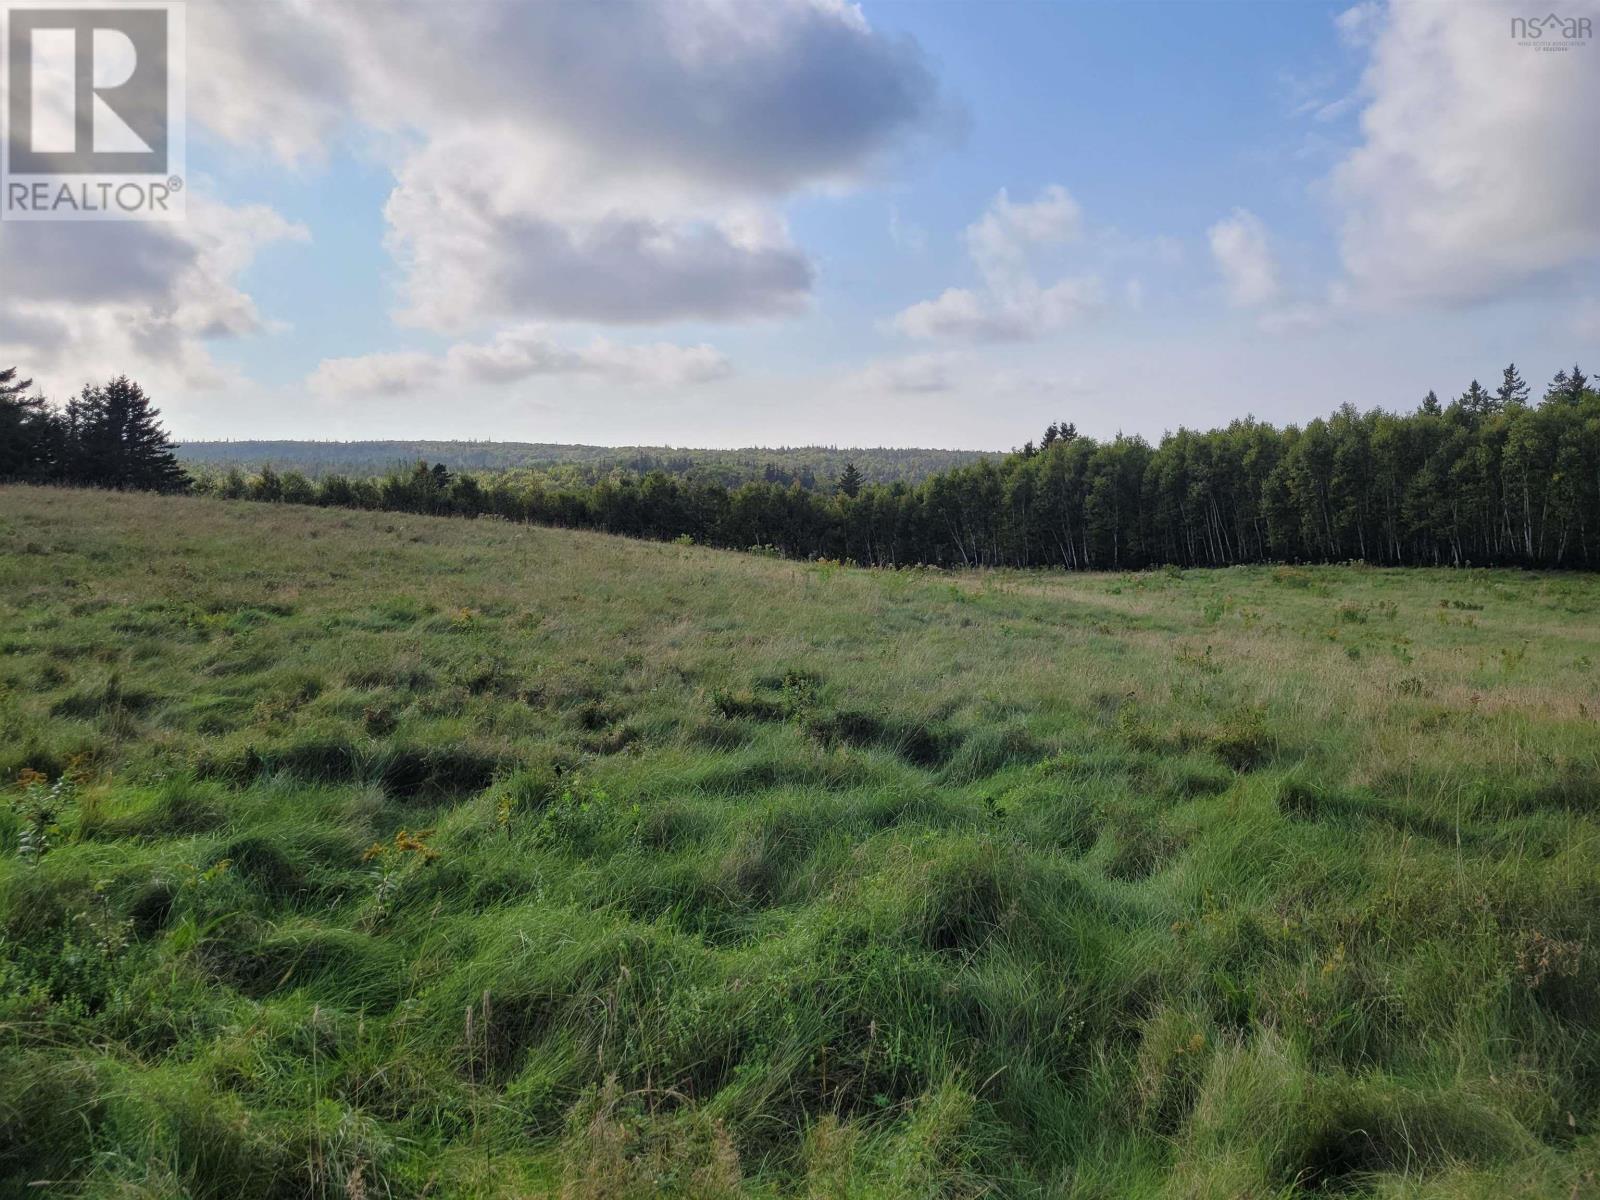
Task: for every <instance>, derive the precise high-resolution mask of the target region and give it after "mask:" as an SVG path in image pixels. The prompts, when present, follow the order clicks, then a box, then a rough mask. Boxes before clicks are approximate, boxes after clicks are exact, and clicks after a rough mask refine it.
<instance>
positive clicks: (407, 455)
mask: <svg viewBox="0 0 1600 1200" xmlns="http://www.w3.org/2000/svg"><path fill="white" fill-rule="evenodd" d="M177 452H178V459H179V461H180V462H182V463H183V464H184V465H185V466H187V467H190V468H191V469H194V470H198V471H221V472H226V471H227V470H229V469H230V468H232V467H238V468H239V469H240V470H242V471H246V472H249V471H257V470H260V468H261V467H262V465H263V464H265V463H271V464H272V465H273V467H275V468H276V469H277V470H279V471H298V472H300V473H301V474H302V475H305V476H307V477H308V478H311V479H321V478H322V477H323V476H325V475H347V476H351V477H354V478H369V477H373V476H381V475H383V474H385V473H386V472H389V471H391V470H393V469H395V468H396V467H397V466H399V467H401V468H403V469H407V470H409V469H410V467H411V465H412V464H413V463H416V462H417V461H418V460H426V461H428V462H430V463H433V462H446V463H449V464H450V467H451V469H452V470H456V471H470V472H473V473H474V474H484V473H488V472H500V471H513V472H519V473H522V474H525V475H528V476H533V475H540V476H543V477H544V479H545V481H546V482H548V483H551V484H553V485H555V486H561V487H565V486H578V485H582V486H587V485H590V484H593V483H597V482H598V481H599V480H601V479H604V478H606V477H608V476H611V475H615V474H618V473H623V474H629V475H638V476H644V475H648V474H650V472H652V471H661V472H664V473H665V474H668V475H683V476H692V477H693V478H695V479H697V480H701V481H706V482H711V483H720V484H723V485H724V486H726V487H729V488H736V487H738V486H739V485H740V484H742V483H748V482H750V481H751V480H760V481H763V482H766V483H777V484H783V485H785V486H787V485H789V484H791V483H798V484H800V486H801V487H804V488H808V489H812V490H815V489H817V488H826V487H828V486H830V485H831V483H832V482H833V481H834V480H836V479H839V478H840V477H841V476H842V475H843V474H844V472H845V470H846V469H847V467H850V466H854V467H855V469H856V471H857V473H858V474H859V475H860V477H861V480H862V482H863V483H893V482H895V481H896V480H904V481H905V482H907V483H920V482H922V481H923V480H924V479H926V478H927V477H928V476H930V475H933V474H936V473H937V472H939V471H947V470H949V469H950V468H951V467H961V466H966V465H968V464H969V463H973V462H976V461H977V460H978V459H980V458H1000V457H1003V455H999V454H989V453H986V452H983V451H978V450H930V449H924V448H918V447H904V446H866V447H853V448H844V447H837V446H775V447H761V448H749V449H742V450H696V449H679V448H673V447H667V446H585V445H560V444H556V443H538V442H481V441H480V442H471V441H439V440H409V441H353V442H315V441H254V440H241V441H227V442H182V443H180V444H179V445H178V447H177Z"/></svg>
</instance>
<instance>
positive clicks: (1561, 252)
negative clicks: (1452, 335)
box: [1331, 0, 1600, 306]
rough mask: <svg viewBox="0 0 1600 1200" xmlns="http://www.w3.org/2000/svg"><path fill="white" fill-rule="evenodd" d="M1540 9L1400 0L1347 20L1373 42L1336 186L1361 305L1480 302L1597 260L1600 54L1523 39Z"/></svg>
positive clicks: (1592, 0)
mask: <svg viewBox="0 0 1600 1200" xmlns="http://www.w3.org/2000/svg"><path fill="white" fill-rule="evenodd" d="M1352 11H1354V10H1352ZM1561 11H1562V12H1563V13H1564V14H1567V15H1578V14H1585V15H1591V14H1592V15H1600V3H1597V0H1574V3H1571V4H1567V5H1565V6H1564V7H1563V8H1562V10H1561ZM1528 15H1530V13H1529V10H1528V8H1527V5H1526V4H1524V3H1522V2H1521V0H1486V2H1484V3H1473V4H1439V3H1434V2H1432V0H1393V2H1392V3H1390V4H1389V6H1388V8H1387V10H1386V11H1385V12H1384V13H1383V15H1382V16H1381V18H1380V17H1377V16H1376V15H1375V14H1372V13H1370V12H1368V11H1367V10H1366V9H1365V7H1364V6H1363V9H1362V13H1361V15H1360V16H1359V17H1352V18H1350V21H1349V22H1346V23H1344V24H1347V25H1351V26H1356V27H1359V28H1360V29H1362V30H1363V31H1366V32H1365V33H1364V36H1366V37H1367V39H1368V40H1369V41H1370V44H1371V60H1370V62H1369V64H1368V67H1367V70H1366V74H1365V78H1364V81H1363V88H1364V94H1365V96H1366V98H1367V104H1366V108H1365V109H1364V111H1363V112H1362V115H1361V144H1360V145H1359V146H1357V147H1356V148H1355V149H1354V150H1352V151H1351V152H1350V153H1349V154H1348V155H1347V156H1346V157H1345V158H1344V160H1343V161H1342V162H1341V163H1340V164H1339V166H1338V167H1337V169H1336V170H1335V172H1334V174H1333V177H1332V180H1331V184H1332V188H1331V192H1332V195H1333V197H1334V199H1335V200H1336V202H1337V203H1338V204H1339V205H1340V206H1341V207H1342V209H1343V228H1342V236H1341V250H1342V255H1343V261H1344V266H1345V270H1346V272H1347V274H1348V276H1349V285H1350V289H1351V294H1352V297H1353V298H1354V299H1356V300H1357V301H1359V302H1363V303H1368V304H1376V305H1381V306H1392V305H1407V304H1419V303H1444V304H1467V303H1474V302H1478V301H1484V300H1490V299H1494V298H1497V297H1499V296H1503V295H1504V294H1506V293H1507V292H1509V291H1513V290H1515V289H1518V288H1522V287H1526V286H1529V285H1532V284H1535V283H1538V282H1539V281H1541V280H1545V279H1548V278H1549V277H1551V276H1555V275H1561V274H1568V273H1571V272H1574V271H1576V270H1578V269H1581V268H1583V267H1585V266H1592V265H1593V263H1594V262H1595V260H1596V259H1597V257H1600V155H1596V154H1595V153H1594V147H1595V146H1600V72H1597V71H1596V70H1595V64H1594V57H1593V56H1594V47H1593V46H1592V45H1591V46H1588V47H1586V48H1582V49H1578V50H1574V51H1571V52H1567V53H1545V52H1541V51H1539V50H1537V49H1534V48H1531V47H1528V46H1524V45H1519V44H1518V42H1517V41H1516V40H1515V39H1514V38H1513V37H1512V35H1511V22H1512V18H1514V17H1518V16H1524V17H1526V16H1528ZM1342 27H1343V26H1342Z"/></svg>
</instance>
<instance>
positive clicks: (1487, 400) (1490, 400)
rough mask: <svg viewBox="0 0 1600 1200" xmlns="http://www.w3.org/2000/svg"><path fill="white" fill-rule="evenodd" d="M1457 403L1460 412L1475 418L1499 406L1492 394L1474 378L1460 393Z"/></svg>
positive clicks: (1486, 414) (1483, 415) (1485, 414)
mask: <svg viewBox="0 0 1600 1200" xmlns="http://www.w3.org/2000/svg"><path fill="white" fill-rule="evenodd" d="M1458 403H1459V404H1460V405H1461V411H1462V412H1464V413H1466V414H1467V415H1468V416H1469V417H1473V418H1475V419H1477V418H1482V417H1486V416H1488V415H1489V414H1490V413H1492V412H1494V411H1495V410H1496V409H1497V408H1498V407H1499V403H1498V402H1497V401H1496V400H1495V398H1494V396H1493V394H1491V393H1490V391H1489V390H1488V389H1487V388H1485V387H1484V386H1483V384H1481V383H1479V382H1478V381H1477V380H1476V379H1474V380H1473V381H1472V383H1471V384H1470V385H1469V386H1468V387H1467V390H1466V391H1464V392H1462V393H1461V399H1460V400H1459V401H1458Z"/></svg>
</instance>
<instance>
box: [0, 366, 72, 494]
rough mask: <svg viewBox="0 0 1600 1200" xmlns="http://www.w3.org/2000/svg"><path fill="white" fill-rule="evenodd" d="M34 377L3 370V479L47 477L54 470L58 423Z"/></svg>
mask: <svg viewBox="0 0 1600 1200" xmlns="http://www.w3.org/2000/svg"><path fill="white" fill-rule="evenodd" d="M32 386H33V380H31V379H18V378H17V369H16V368H15V367H7V368H6V369H5V370H3V371H0V480H7V479H21V480H46V479H49V478H51V476H52V475H53V474H54V472H55V465H56V464H55V459H56V457H57V443H58V442H59V437H58V434H59V432H60V430H59V425H58V423H57V421H56V418H55V415H54V414H53V413H52V412H51V411H50V409H49V407H48V406H47V405H46V404H45V400H44V397H43V396H37V395H36V396H29V395H28V389H29V388H30V387H32Z"/></svg>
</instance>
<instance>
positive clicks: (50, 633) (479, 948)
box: [0, 487, 1600, 1200]
mask: <svg viewBox="0 0 1600 1200" xmlns="http://www.w3.org/2000/svg"><path fill="white" fill-rule="evenodd" d="M1597 662H1600V579H1597V578H1595V577H1594V576H1590V575H1583V574H1576V573H1565V574H1563V573H1534V572H1525V571H1515V570H1493V571H1492V570H1431V569H1394V570H1390V569H1377V568H1367V567H1354V566H1344V567H1336V566H1329V567H1294V566H1259V567H1242V568H1231V569H1218V570H1210V571H1189V572H1182V571H1176V570H1167V571H1159V570H1158V571H1149V572H1141V573H1115V574H1112V573H1102V574H1080V575H1067V574H1062V573H1053V572H1021V571H982V572H978V571H974V572H944V571H936V570H921V569H911V570H899V571H893V570H867V569H858V568H852V567H844V566H840V565H838V564H834V563H815V562H813V563H805V562H792V561H783V560H779V559H776V558H769V557H764V556H761V555H754V554H736V553H728V552H722V551H716V550H709V549H704V548H700V547H695V546H686V545H675V544H671V543H654V542H638V541H630V540H625V539H621V538H614V537H609V536H606V535H603V534H599V533H589V532H575V531H562V530H550V529H542V528H536V527H532V526H525V525H519V524H512V523H508V522H504V521H499V520H490V519H483V520H477V521H465V520H451V519H445V518H435V517H423V516H410V515H401V514H394V513H381V512H360V511H339V510H324V509H313V508H306V507H299V506H292V505H269V504H259V503H247V502H230V501H223V500H218V499H202V498H193V497H158V496H150V495H132V494H110V493H100V492H88V491H71V490H62V489H48V488H28V487H6V488H0V797H3V800H4V803H3V804H0V1059H3V1063H4V1067H3V1069H0V1194H4V1195H6V1196H11V1195H18V1196H21V1195H48V1196H65V1197H152V1198H154V1197H170V1196H186V1197H196V1198H200V1197H230V1198H232V1197H247V1198H255V1197H262V1198H266V1197H304V1196H314V1197H340V1198H344V1200H363V1198H376V1197H419V1198H420V1197H504V1198H511V1197H534V1196H547V1195H551V1196H555V1195H559V1196H564V1197H569V1198H573V1200H588V1198H592V1200H601V1198H612V1197H633V1196H665V1197H685V1198H694V1200H701V1198H717V1197H735V1196H739V1197H745V1196H749V1197H774V1198H775V1197H806V1198H809V1200H822V1198H833V1197H839V1198H873V1200H877V1198H884V1200H891V1198H906V1200H910V1198H933V1197H977V1196H996V1197H1062V1198H1068V1197H1070V1198H1074V1200H1089V1198H1104V1200H1112V1198H1119V1200H1120V1198H1123V1197H1150V1198H1163V1200H1178V1198H1196V1200H1199V1198H1214V1200H1224V1198H1228V1200H1233V1198H1239V1197H1285V1198H1287V1197H1294V1196H1312V1195H1374V1196H1383V1197H1407V1198H1419V1200H1420V1198H1423V1197H1429V1198H1444V1197H1450V1198H1457V1197H1483V1198H1485V1200H1487V1198H1490V1197H1494V1198H1499V1197H1512V1196H1524V1197H1561V1198H1567V1197H1582V1196H1591V1195H1600V1174H1597V1172H1600V1136H1597V1130H1600V1005H1597V999H1600V992H1597V987H1600V837H1597V835H1600V673H1597V669H1596V664H1597Z"/></svg>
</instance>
